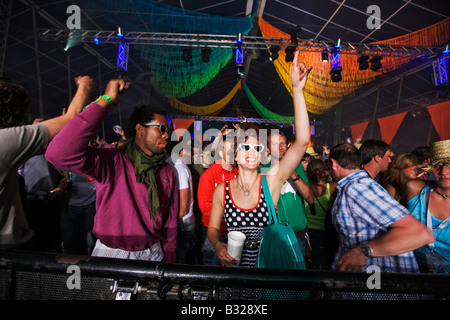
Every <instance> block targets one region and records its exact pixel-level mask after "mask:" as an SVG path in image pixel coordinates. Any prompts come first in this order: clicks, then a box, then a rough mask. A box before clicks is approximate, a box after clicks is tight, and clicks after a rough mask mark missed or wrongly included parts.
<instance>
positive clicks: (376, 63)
mask: <svg viewBox="0 0 450 320" xmlns="http://www.w3.org/2000/svg"><path fill="white" fill-rule="evenodd" d="M381 59H383V57H382V56H373V57H372V59H370V60H369V62H370V69H371V70H373V71H378V70H380V69H381V68H382V67H383V64H382V63H381Z"/></svg>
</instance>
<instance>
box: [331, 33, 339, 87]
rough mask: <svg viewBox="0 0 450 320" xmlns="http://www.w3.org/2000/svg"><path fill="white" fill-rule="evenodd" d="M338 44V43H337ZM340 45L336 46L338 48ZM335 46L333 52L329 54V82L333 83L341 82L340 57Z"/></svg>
mask: <svg viewBox="0 0 450 320" xmlns="http://www.w3.org/2000/svg"><path fill="white" fill-rule="evenodd" d="M339 42H340V41H339ZM339 45H340V44H338V46H339ZM338 46H336V47H334V48H333V51H332V52H331V71H330V75H331V81H333V82H339V81H342V75H341V72H342V67H341V56H340V53H339V47H338Z"/></svg>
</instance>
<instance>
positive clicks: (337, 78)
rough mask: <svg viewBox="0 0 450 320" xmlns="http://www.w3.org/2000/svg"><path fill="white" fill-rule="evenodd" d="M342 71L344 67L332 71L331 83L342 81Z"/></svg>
mask: <svg viewBox="0 0 450 320" xmlns="http://www.w3.org/2000/svg"><path fill="white" fill-rule="evenodd" d="M341 71H342V67H337V68H334V69H331V71H330V75H331V81H333V82H339V81H342V75H341Z"/></svg>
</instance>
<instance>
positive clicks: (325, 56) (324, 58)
mask: <svg viewBox="0 0 450 320" xmlns="http://www.w3.org/2000/svg"><path fill="white" fill-rule="evenodd" d="M322 62H328V51H323V52H322Z"/></svg>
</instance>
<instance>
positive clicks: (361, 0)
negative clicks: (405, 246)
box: [0, 0, 450, 132]
mask: <svg viewBox="0 0 450 320" xmlns="http://www.w3.org/2000/svg"><path fill="white" fill-rule="evenodd" d="M6 2H8V1H6ZM11 2H12V11H11V14H10V17H11V21H10V27H9V29H8V30H9V31H8V32H9V33H8V37H7V46H6V51H5V59H4V61H5V64H4V66H3V72H4V75H6V76H9V77H11V78H13V79H16V80H17V81H19V82H21V83H22V84H23V85H24V86H25V87H26V88H27V90H28V91H29V93H30V95H31V96H32V104H31V107H30V114H31V115H33V116H36V115H39V112H40V111H39V106H40V105H42V106H43V112H44V116H46V117H48V116H55V115H58V114H60V113H61V105H66V104H67V100H68V98H69V97H70V95H71V93H73V92H74V84H73V81H72V80H71V79H73V77H74V76H76V75H84V74H88V75H91V76H93V77H94V78H95V81H96V82H97V83H98V84H99V88H102V87H104V86H105V84H106V83H107V81H108V80H109V79H110V78H112V77H114V76H115V75H116V70H115V68H114V64H115V62H116V58H117V46H115V45H113V44H104V45H101V44H100V45H99V46H96V45H94V44H87V45H83V46H77V47H74V48H72V49H71V50H69V52H67V53H66V52H64V51H63V50H62V49H63V48H64V45H65V43H63V42H62V43H58V42H56V43H50V42H46V41H41V40H40V39H38V43H37V47H35V46H34V33H33V31H34V29H33V28H34V26H33V23H32V22H33V19H32V12H33V10H34V8H36V18H37V19H36V27H37V28H61V29H62V30H63V29H64V28H65V25H66V20H67V18H68V16H69V14H67V13H66V9H67V7H68V6H69V5H78V6H80V7H81V18H82V28H83V30H114V29H115V28H116V27H117V25H118V24H119V23H120V24H122V22H123V21H124V20H126V19H129V21H128V24H123V26H124V27H123V28H124V30H127V27H126V26H129V27H130V28H131V27H132V29H130V28H128V30H135V29H137V27H138V26H139V27H143V29H142V30H145V31H158V30H157V29H156V28H155V26H156V25H157V24H158V23H156V22H157V21H156V22H155V23H153V22H152V21H151V22H150V23H149V22H148V18H149V17H150V16H151V15H154V16H156V17H157V18H158V19H159V20H158V19H157V20H158V21H160V20H164V21H165V23H160V24H165V27H173V28H172V29H170V30H168V29H165V31H169V32H176V31H178V30H179V26H180V24H181V23H182V21H183V20H184V18H182V17H183V16H185V17H186V18H187V19H190V20H191V22H192V23H194V20H196V19H193V18H194V17H201V19H204V18H208V17H211V16H215V17H216V18H217V17H218V19H220V20H221V21H222V22H224V24H223V28H236V26H235V25H234V26H229V25H228V24H229V23H227V22H230V21H239V20H241V21H244V20H246V21H247V22H246V23H247V26H248V27H249V28H250V27H251V26H252V25H253V29H252V31H254V33H251V35H259V34H258V32H257V29H258V28H259V27H260V26H259V23H258V20H256V19H255V20H252V19H251V16H252V15H255V14H260V15H261V17H262V19H263V20H264V21H265V22H267V23H268V24H269V25H271V26H272V27H273V28H276V29H278V30H280V32H283V33H284V34H285V35H286V34H288V32H289V30H290V29H292V28H293V27H295V26H297V25H300V26H301V27H302V30H301V33H300V34H299V37H300V38H304V39H316V40H324V41H327V42H333V41H335V40H336V39H338V38H342V41H343V42H353V43H358V42H364V43H376V42H380V41H384V40H386V39H397V38H398V39H399V40H402V39H401V38H399V37H402V36H405V35H408V34H414V32H416V31H417V30H421V29H424V28H427V27H429V26H433V25H435V24H436V23H439V22H440V21H444V20H446V19H448V16H449V12H450V10H449V7H448V6H445V5H444V6H442V5H439V1H431V2H430V1H422V0H412V1H408V3H407V5H405V3H406V2H405V1H402V0H393V1H379V0H346V1H345V2H343V1H339V0H317V1H313V2H310V3H309V2H307V3H305V2H303V1H292V0H273V1H260V0H253V1H241V0H239V1H237V0H231V1H229V0H219V1H211V0H183V1H179V0H161V1H152V2H155V3H156V5H157V9H154V8H152V9H148V8H146V7H144V6H145V5H148V4H149V3H150V2H151V1H143V0H133V1H114V0H109V1H107V0H100V1H92V0H68V1H44V0H18V1H15V0H14V1H11ZM108 3H110V4H111V5H114V6H116V5H120V6H122V7H121V9H120V10H119V11H117V12H115V17H116V18H115V19H110V18H109V17H108V15H110V14H112V11H113V8H112V7H108V6H106V5H105V4H108ZM249 4H253V7H252V5H249ZM108 5H109V4H108ZM369 5H378V6H379V7H380V8H381V13H382V22H383V25H382V28H381V29H379V30H376V31H375V30H369V29H368V28H367V27H366V21H367V18H368V17H369V16H370V14H367V13H366V9H367V7H368V6H369ZM125 6H126V7H125ZM157 10H160V12H159V13H158V11H157ZM2 14H3V12H2ZM2 17H3V16H2ZM163 17H164V19H163ZM411 17H420V19H411ZM172 20H173V21H172ZM249 21H251V22H249ZM208 26H211V28H209V29H208V30H207V33H208V34H211V33H219V32H217V31H216V30H213V29H212V28H213V27H214V25H213V24H209V25H208ZM239 29H241V28H240V27H239ZM244 29H245V28H244ZM4 30H5V29H3V30H1V31H0V33H1V32H4ZM191 30H194V29H190V30H189V29H186V30H184V31H185V32H186V33H187V34H189V33H191ZM445 30H448V26H447V27H446V29H445ZM445 30H443V31H439V32H437V35H436V36H441V35H445ZM163 31H164V30H163ZM255 32H256V33H255ZM447 32H448V31H447ZM231 33H232V34H235V33H236V31H235V30H234V31H232V32H231ZM244 33H245V32H244ZM249 34H250V33H249ZM2 35H4V33H2ZM429 38H430V37H429ZM431 38H432V37H431ZM423 39H424V38H423V37H422V39H421V40H420V43H424V45H425V42H423ZM447 39H448V36H447ZM403 40H405V39H403ZM405 41H406V40H405ZM409 43H411V42H409ZM427 45H430V44H427ZM88 49H89V50H88ZM143 50H144V49H141V50H138V48H137V47H134V46H132V47H131V50H130V61H129V65H128V70H127V72H126V73H124V76H125V77H126V78H127V79H130V80H131V81H132V90H130V91H129V94H127V95H124V96H123V97H122V99H121V104H120V109H114V110H112V111H111V112H110V114H109V116H108V117H107V118H106V119H105V128H106V131H107V132H108V131H111V127H112V125H111V124H110V123H111V122H112V123H113V124H116V123H117V122H118V118H119V119H125V118H126V116H127V113H128V112H129V109H130V108H131V107H132V106H133V105H135V104H137V103H140V102H141V100H140V99H142V98H141V97H142V95H143V94H144V95H145V99H147V100H145V101H148V102H150V103H155V104H159V105H160V106H162V107H164V108H166V109H167V111H168V113H173V112H174V111H175V110H174V109H175V108H173V107H171V106H170V105H169V104H168V102H167V98H162V99H160V98H159V97H157V96H163V93H164V90H166V93H170V91H171V90H172V88H171V87H170V86H168V85H166V83H165V81H164V80H161V79H164V78H162V77H158V76H157V72H154V73H153V72H150V70H149V66H148V64H147V61H146V59H144V57H143V55H145V54H146V53H145V54H141V52H142V51H143ZM145 50H147V49H145ZM160 51H161V53H162V54H164V53H165V51H164V50H160ZM228 52H229V51H228ZM198 54H199V53H198V51H197V52H196V51H195V50H194V51H193V56H197V58H198ZM228 55H229V56H230V59H229V62H228V63H226V61H227V60H226V59H227V57H225V58H222V61H223V62H222V64H220V65H219V67H216V69H215V70H219V71H218V73H217V74H216V75H215V76H214V73H211V74H209V75H206V76H205V77H203V78H199V79H200V81H198V83H199V86H198V88H195V86H190V83H188V81H186V79H178V82H176V84H175V85H174V86H175V87H177V90H180V93H182V95H184V97H181V96H182V95H180V96H179V97H178V98H177V99H178V100H179V101H181V102H182V103H185V104H187V105H190V106H207V105H211V104H213V103H215V102H217V101H220V100H221V99H222V98H224V97H225V96H226V95H227V93H229V92H230V90H231V89H232V88H233V87H234V85H235V84H236V78H235V73H234V65H233V64H234V61H233V59H231V55H230V53H228ZM267 57H268V52H267V51H263V50H258V52H254V51H250V52H248V55H247V59H248V62H247V67H248V69H246V71H247V73H246V78H245V79H243V80H245V85H246V86H247V88H248V89H249V91H250V92H251V93H252V95H253V96H254V97H255V101H257V102H259V105H261V106H263V107H264V108H266V109H267V110H268V111H271V112H272V113H275V114H276V115H280V116H287V117H289V116H292V110H293V109H292V99H291V96H290V94H289V92H288V90H286V88H285V84H284V83H283V82H282V81H281V79H280V75H279V74H278V72H277V70H275V68H274V67H273V64H272V63H270V62H268V61H267ZM354 58H355V60H356V56H354ZM172 59H177V60H179V61H181V62H183V63H184V61H182V60H181V50H180V51H179V53H178V54H177V53H176V52H175V53H174V54H173V56H172ZM279 59H280V60H282V58H281V57H280V58H279ZM396 59H398V58H396ZM386 61H387V60H386ZM398 61H400V60H399V59H398ZM343 62H344V61H343ZM202 63H203V62H202ZM38 64H39V67H40V68H39V69H40V70H41V73H40V74H39V75H38V74H37V70H38V68H37V65H38ZM196 65H197V63H196ZM384 65H386V66H387V62H386V63H384ZM181 66H182V67H186V65H185V64H181ZM270 68H272V69H274V70H273V71H272V70H270ZM403 68H405V67H403ZM167 69H168V70H167V71H169V69H170V68H167ZM316 70H318V69H317V68H316ZM146 72H148V73H149V75H150V76H149V78H148V79H152V78H154V80H152V81H155V83H156V82H158V84H154V85H153V82H152V86H153V87H152V86H150V84H144V83H142V82H139V81H137V79H138V78H139V75H140V74H142V73H146ZM343 72H344V71H343ZM66 75H67V76H66ZM324 76H326V77H327V78H328V77H329V75H328V74H326V72H325V71H324ZM182 78H183V77H182ZM424 78H427V79H425V80H424ZM192 79H194V78H192ZM316 81H321V79H319V80H316ZM344 81H345V77H344ZM344 81H343V82H344ZM424 81H429V77H428V76H421V79H418V82H419V85H418V86H419V87H420V83H422V84H423V82H424ZM39 82H40V85H41V86H39V85H38V84H39ZM196 82H197V81H196ZM372 83H376V79H375V81H372ZM367 84H368V83H366V84H364V85H362V86H361V87H360V88H359V91H361V89H364V88H365V87H367ZM158 86H159V88H158ZM39 88H41V89H40V90H41V92H39ZM149 88H150V89H149ZM100 90H101V89H99V91H100ZM314 90H316V91H317V90H318V88H316V86H315V87H314V88H311V92H310V94H311V95H316V96H315V97H317V96H318V95H317V92H316V91H314ZM238 92H240V95H245V92H244V90H239V91H238ZM326 93H327V94H328V96H326V98H324V99H328V100H330V99H331V98H330V96H331V97H333V94H335V93H336V92H331V90H330V92H328V90H327V92H326ZM96 94H97V92H96ZM176 95H178V93H177V94H176ZM350 95H351V93H350ZM174 96H175V94H174ZM345 97H347V96H345ZM172 98H173V96H172ZM334 99H336V101H340V100H341V98H340V97H339V96H338V97H334ZM345 99H346V98H344V100H345ZM255 101H253V102H255ZM239 102H240V103H241V104H239ZM247 103H248V105H246V104H247ZM324 103H325V101H318V102H317V103H316V105H317V107H318V108H323V105H324ZM328 103H330V105H332V104H333V102H328ZM357 105H358V103H355V107H354V111H353V114H355V115H357V114H358V113H359V111H358V108H357V107H356V106H357ZM311 106H313V104H311ZM238 108H239V110H240V111H241V112H242V113H244V114H245V115H246V116H248V117H261V115H260V114H259V113H258V111H257V110H256V109H255V108H254V106H253V105H252V102H250V101H248V99H247V97H245V98H244V97H243V98H242V99H232V101H230V103H229V104H228V105H227V106H225V108H224V109H223V110H222V111H223V113H232V114H233V115H235V114H236V113H237V110H238ZM332 109H333V108H332V107H330V108H329V109H328V110H332ZM352 109H353V107H352ZM176 111H178V110H176ZM315 112H317V111H315ZM326 113H327V111H325V114H326ZM383 113H385V114H388V112H387V110H383ZM110 118H111V119H112V120H109V119H110ZM362 118H364V117H362ZM355 120H356V117H355ZM361 120H363V119H361ZM360 122H361V121H360ZM330 128H331V126H330Z"/></svg>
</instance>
